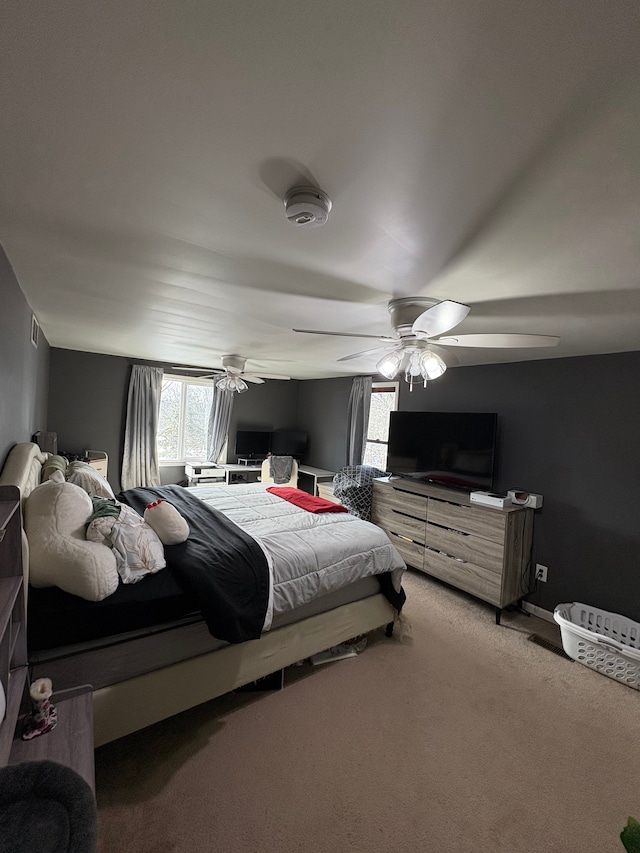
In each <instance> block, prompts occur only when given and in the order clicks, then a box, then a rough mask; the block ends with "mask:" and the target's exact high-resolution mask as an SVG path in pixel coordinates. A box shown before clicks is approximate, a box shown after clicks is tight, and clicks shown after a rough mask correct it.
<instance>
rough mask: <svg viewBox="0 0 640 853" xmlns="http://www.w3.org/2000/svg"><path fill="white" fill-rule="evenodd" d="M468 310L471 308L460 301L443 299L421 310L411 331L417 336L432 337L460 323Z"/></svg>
mask: <svg viewBox="0 0 640 853" xmlns="http://www.w3.org/2000/svg"><path fill="white" fill-rule="evenodd" d="M469 311H471V308H470V307H469V306H468V305H463V304H462V302H452V301H451V300H450V299H444V300H443V301H442V302H438V304H437V305H433V306H432V307H431V308H427V310H426V311H423V313H422V314H420V316H419V317H417V318H416V320H415V321H414V323H413V326H412V327H411V331H412V332H413V334H414V335H416V336H417V337H419V338H433V337H435V336H436V335H441V334H442V333H443V332H448V331H449V329H453V327H454V326H457V325H458V323H462V321H463V320H464V318H465V317H466V316H467V314H468V313H469Z"/></svg>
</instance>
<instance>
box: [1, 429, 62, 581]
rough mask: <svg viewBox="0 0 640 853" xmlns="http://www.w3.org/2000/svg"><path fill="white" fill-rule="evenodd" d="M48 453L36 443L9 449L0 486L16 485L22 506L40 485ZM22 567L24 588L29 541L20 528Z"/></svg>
mask: <svg viewBox="0 0 640 853" xmlns="http://www.w3.org/2000/svg"><path fill="white" fill-rule="evenodd" d="M49 456H50V454H49V453H43V452H42V450H40V448H39V447H38V445H37V444H33V443H32V442H24V443H22V444H15V445H14V446H13V447H12V448H11V450H10V451H9V455H8V456H7V460H6V462H5V463H4V467H3V469H2V471H0V486H17V487H18V488H19V489H20V497H21V501H22V505H23V507H24V501H25V498H27V497H28V495H29V494H30V493H31V492H32V491H33V490H34V489H35V487H36V486H39V485H40V479H41V477H42V466H43V465H44V463H45V462H46V460H47V459H48V458H49ZM22 568H23V574H24V583H25V590H26V589H27V583H28V580H29V543H28V542H27V537H26V535H25V532H24V526H23V528H22Z"/></svg>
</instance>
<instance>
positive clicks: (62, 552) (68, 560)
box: [24, 471, 119, 601]
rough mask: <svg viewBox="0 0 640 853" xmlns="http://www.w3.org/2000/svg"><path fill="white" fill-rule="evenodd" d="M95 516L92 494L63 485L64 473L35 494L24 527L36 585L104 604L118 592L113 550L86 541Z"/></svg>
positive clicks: (27, 503)
mask: <svg viewBox="0 0 640 853" xmlns="http://www.w3.org/2000/svg"><path fill="white" fill-rule="evenodd" d="M92 512H93V505H92V503H91V498H90V497H89V495H88V494H87V493H86V492H85V491H84V489H81V488H80V487H79V486H76V485H74V484H73V483H67V482H65V480H64V476H63V474H62V472H61V471H56V472H55V473H53V474H52V475H51V477H50V478H49V480H47V482H46V483H43V484H42V485H40V486H38V487H37V488H35V489H34V490H33V491H32V492H31V494H30V495H29V497H28V498H27V499H26V501H25V504H24V524H25V532H26V534H27V539H28V541H29V580H30V581H31V583H32V584H33V586H36V587H47V586H57V587H60V589H63V590H64V591H65V592H69V593H71V594H72V595H78V596H80V598H85V599H87V600H88V601H101V600H102V599H103V598H106V597H107V596H108V595H111V594H112V593H113V592H115V591H116V589H117V588H118V582H119V577H118V569H117V567H116V558H115V556H114V554H113V552H112V551H111V549H110V548H107V547H106V545H104V544H102V545H100V544H98V543H96V542H87V540H86V538H85V525H86V523H87V521H88V520H89V517H90V516H91V513H92Z"/></svg>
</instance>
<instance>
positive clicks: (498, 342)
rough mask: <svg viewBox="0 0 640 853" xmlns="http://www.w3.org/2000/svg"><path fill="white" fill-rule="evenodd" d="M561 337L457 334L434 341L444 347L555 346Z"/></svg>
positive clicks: (505, 347)
mask: <svg viewBox="0 0 640 853" xmlns="http://www.w3.org/2000/svg"><path fill="white" fill-rule="evenodd" d="M559 340H560V338H558V337H554V336H553V335H507V334H505V335H501V334H496V335H455V336H452V337H449V338H438V340H437V341H434V343H436V344H441V345H442V346H444V347H496V348H498V347H499V348H502V349H508V348H509V347H514V348H517V347H525V348H526V347H555V346H556V344H557V343H558V342H559Z"/></svg>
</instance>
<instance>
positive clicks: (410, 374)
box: [376, 343, 447, 391]
mask: <svg viewBox="0 0 640 853" xmlns="http://www.w3.org/2000/svg"><path fill="white" fill-rule="evenodd" d="M446 369H447V365H446V364H445V363H444V361H443V360H442V359H441V358H440V356H439V355H436V353H435V352H433V350H430V349H429V348H428V347H427V346H426V345H421V344H419V343H418V344H417V345H415V346H410V347H405V349H402V350H394V351H393V352H391V353H388V354H387V355H385V356H383V358H381V359H380V361H379V362H378V363H377V365H376V370H377V371H378V372H379V373H381V374H382V375H383V376H384V377H385V379H395V378H396V376H398V375H399V374H400V373H403V374H404V380H405V382H407V383H408V384H409V390H410V391H413V386H414V383H416V382H422V383H423V384H424V387H425V388H426V387H427V380H429V379H437V378H438V377H439V376H442V374H443V373H444V372H445V370H446Z"/></svg>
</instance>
